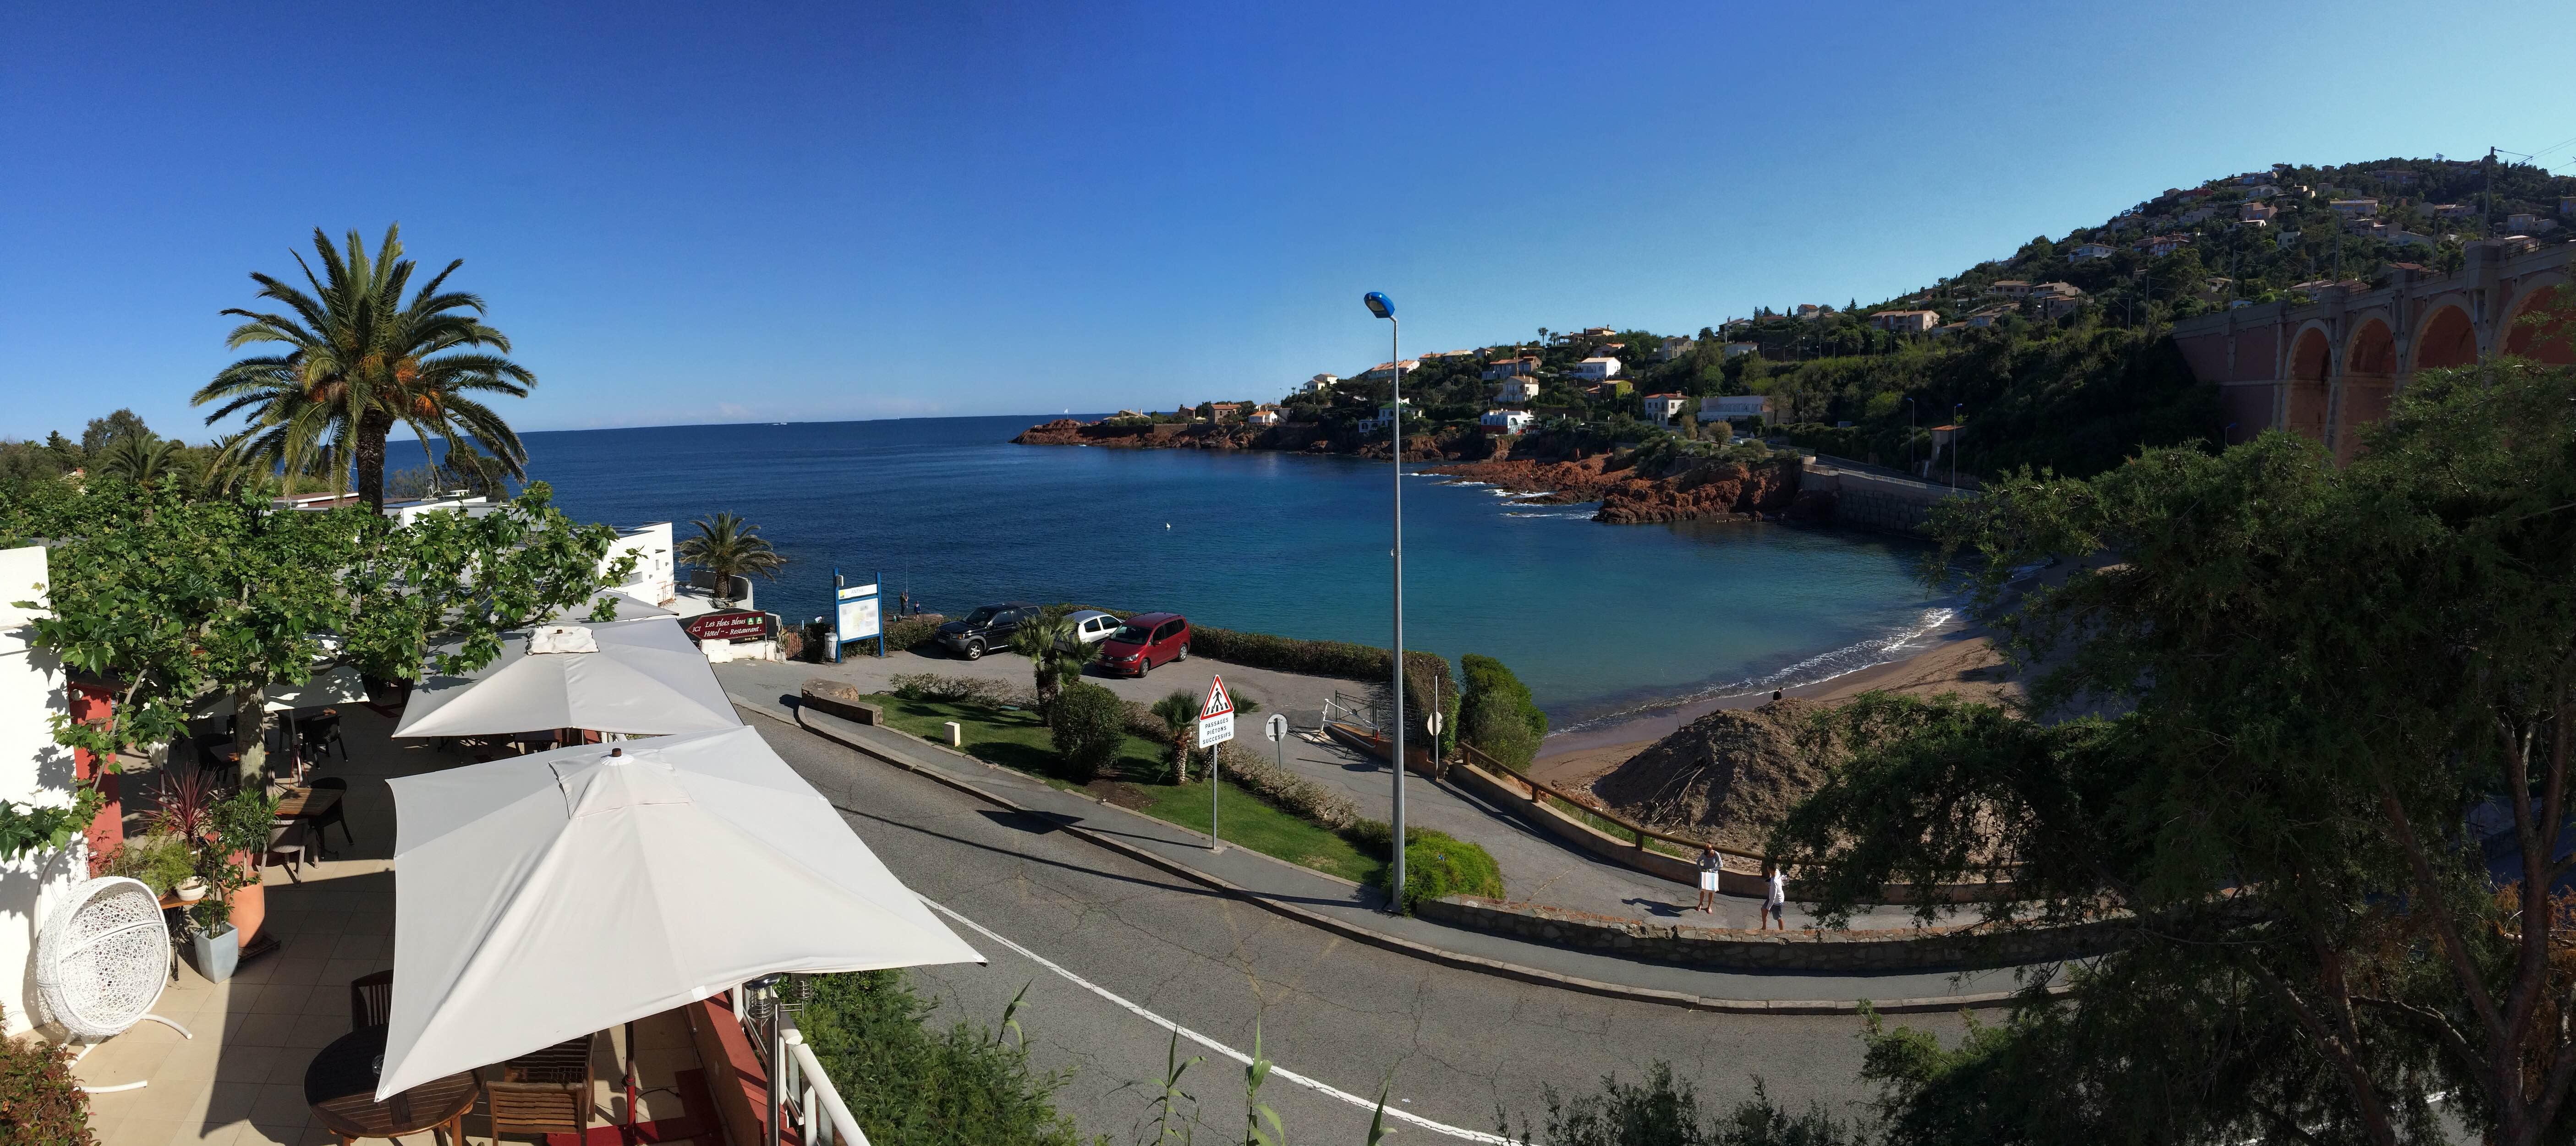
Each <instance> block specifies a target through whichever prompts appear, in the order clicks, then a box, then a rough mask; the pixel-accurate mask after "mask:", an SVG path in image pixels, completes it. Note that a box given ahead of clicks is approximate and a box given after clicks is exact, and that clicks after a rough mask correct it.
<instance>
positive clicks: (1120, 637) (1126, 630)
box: [1109, 625, 1152, 645]
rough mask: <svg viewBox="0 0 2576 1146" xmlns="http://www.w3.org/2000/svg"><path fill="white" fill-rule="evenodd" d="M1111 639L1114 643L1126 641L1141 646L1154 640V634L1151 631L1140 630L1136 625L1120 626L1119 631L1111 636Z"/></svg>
mask: <svg viewBox="0 0 2576 1146" xmlns="http://www.w3.org/2000/svg"><path fill="white" fill-rule="evenodd" d="M1109 639H1110V640H1113V641H1125V642H1127V643H1128V644H1131V645H1141V644H1144V643H1145V642H1146V641H1148V640H1150V639H1152V634H1151V631H1150V630H1147V629H1140V628H1137V627H1136V626H1134V625H1120V626H1118V631H1117V632H1116V633H1114V634H1111V636H1110V638H1109Z"/></svg>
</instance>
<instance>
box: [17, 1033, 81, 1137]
mask: <svg viewBox="0 0 2576 1146" xmlns="http://www.w3.org/2000/svg"><path fill="white" fill-rule="evenodd" d="M96 1141H97V1139H94V1138H92V1137H90V1133H89V1097H88V1096H87V1095H85V1094H82V1093H81V1088H80V1080H79V1079H76V1078H73V1077H72V1068H71V1052H70V1051H69V1050H68V1049H66V1048H62V1047H54V1046H47V1045H45V1044H43V1043H32V1044H30V1043H22V1042H20V1041H19V1040H17V1039H0V1142H13V1143H14V1142H26V1143H31V1144H33V1143H41V1144H43V1146H91V1144H92V1143H94V1142H96Z"/></svg>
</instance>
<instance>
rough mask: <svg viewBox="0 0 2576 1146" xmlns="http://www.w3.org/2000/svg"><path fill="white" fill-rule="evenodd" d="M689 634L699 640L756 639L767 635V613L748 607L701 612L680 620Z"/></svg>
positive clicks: (738, 640)
mask: <svg viewBox="0 0 2576 1146" xmlns="http://www.w3.org/2000/svg"><path fill="white" fill-rule="evenodd" d="M680 627H682V628H685V629H687V630H688V631H689V636H690V637H691V638H692V639H695V640H701V641H736V642H740V641H757V640H760V639H762V638H764V637H767V636H768V635H769V614H767V613H757V612H753V611H751V610H749V609H728V610H726V611H724V612H721V613H702V614H699V615H698V616H695V617H691V618H689V619H688V620H685V621H682V622H680Z"/></svg>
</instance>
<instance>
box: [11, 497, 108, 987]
mask: <svg viewBox="0 0 2576 1146" xmlns="http://www.w3.org/2000/svg"><path fill="white" fill-rule="evenodd" d="M47 577H48V574H47V572H46V568H45V550H44V548H43V547H42V546H29V547H27V548H25V549H10V550H0V585H7V586H9V587H10V589H9V591H8V592H6V593H0V800H8V801H11V802H14V803H17V804H21V805H27V806H33V807H56V808H59V807H62V806H64V805H67V804H69V803H71V802H72V752H71V749H68V748H65V747H63V746H62V745H59V744H56V743H54V733H53V726H52V723H51V719H52V717H53V716H54V715H55V714H57V713H62V712H67V711H69V705H70V700H69V697H68V696H67V695H66V694H65V692H64V683H65V681H64V674H63V664H62V661H61V660H60V659H59V658H57V657H56V656H55V655H54V654H53V653H51V652H49V651H47V650H44V649H39V648H35V647H32V646H31V645H30V644H29V643H28V642H29V638H30V637H31V635H32V634H31V632H30V629H29V625H28V622H29V621H31V620H33V619H35V618H38V617H41V616H44V615H45V600H46V594H45V591H44V590H43V589H42V588H40V586H42V585H43V584H44V583H45V581H46V579H47ZM31 589H32V590H33V591H32V592H31V591H30V590H31ZM30 597H32V598H34V602H33V603H34V604H35V606H36V607H35V608H33V609H21V608H19V607H17V606H16V605H13V604H10V603H9V602H11V601H24V600H28V599H29V598H30ZM88 877H89V841H88V840H87V839H86V838H83V837H74V839H73V840H72V844H71V846H70V847H68V848H64V849H60V850H44V851H36V852H30V853H28V854H27V855H24V856H20V857H19V858H17V859H14V860H6V861H0V1012H5V1013H6V1015H7V1023H6V1028H5V1033H6V1034H11V1035H15V1034H20V1033H22V1032H24V1031H26V1030H27V1029H28V1028H29V1027H30V1026H32V1025H33V1024H32V1021H31V1016H32V1014H33V1012H34V1010H35V995H36V983H35V958H34V956H35V946H36V935H37V934H38V933H39V932H41V931H42V930H43V929H44V926H45V916H46V915H47V914H48V913H49V912H51V911H52V910H53V908H54V905H55V904H57V903H60V902H61V901H62V899H63V896H64V893H65V892H68V891H69V890H71V887H72V885H73V884H76V883H78V882H80V881H81V880H83V879H87V878H88Z"/></svg>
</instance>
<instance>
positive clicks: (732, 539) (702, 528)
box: [674, 513, 787, 605]
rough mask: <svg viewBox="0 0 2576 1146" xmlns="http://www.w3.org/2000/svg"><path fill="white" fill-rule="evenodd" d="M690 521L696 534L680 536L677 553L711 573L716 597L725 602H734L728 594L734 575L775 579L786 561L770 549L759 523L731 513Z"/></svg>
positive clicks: (682, 558) (683, 558) (683, 559)
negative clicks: (695, 528) (693, 535)
mask: <svg viewBox="0 0 2576 1146" xmlns="http://www.w3.org/2000/svg"><path fill="white" fill-rule="evenodd" d="M693 524H695V525H696V526H697V527H698V535H697V536H695V537H689V538H683V539H682V540H681V541H680V544H679V545H677V546H675V547H674V548H675V549H676V550H677V554H676V555H677V556H678V557H679V559H680V560H682V561H686V562H688V563H690V564H692V565H695V566H697V567H699V568H701V569H704V570H706V571H707V572H708V573H710V574H713V575H714V576H715V579H716V590H715V591H716V599H717V600H719V601H722V602H724V603H726V604H728V605H730V604H732V603H733V598H732V597H731V596H729V595H728V593H729V591H730V590H731V589H732V588H733V579H734V578H736V577H747V576H750V575H751V574H754V573H757V574H759V575H760V576H762V577H763V578H766V579H768V580H771V581H775V580H777V579H778V570H779V569H780V568H781V567H783V566H785V565H786V564H787V558H785V557H783V556H781V555H780V554H779V552H778V551H777V550H775V549H772V548H770V547H769V542H768V541H767V540H766V539H764V538H762V537H761V536H760V527H759V526H757V525H753V524H750V523H748V522H746V521H744V520H743V519H741V518H739V517H735V516H734V515H732V514H730V513H719V514H717V515H715V516H714V517H701V518H699V519H698V520H697V521H696V522H694V523H693Z"/></svg>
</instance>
